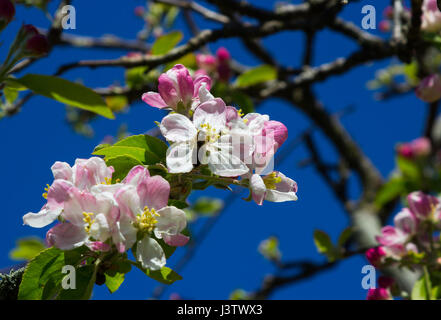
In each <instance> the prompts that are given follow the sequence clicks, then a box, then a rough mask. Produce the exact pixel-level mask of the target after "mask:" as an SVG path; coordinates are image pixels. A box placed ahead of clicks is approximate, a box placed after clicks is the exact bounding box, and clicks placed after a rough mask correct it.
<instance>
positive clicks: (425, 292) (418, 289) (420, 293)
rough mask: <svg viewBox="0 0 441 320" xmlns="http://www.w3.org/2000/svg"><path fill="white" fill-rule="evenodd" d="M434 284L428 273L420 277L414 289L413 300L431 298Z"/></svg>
mask: <svg viewBox="0 0 441 320" xmlns="http://www.w3.org/2000/svg"><path fill="white" fill-rule="evenodd" d="M431 291H432V284H431V283H430V279H429V277H428V274H423V275H422V277H421V278H420V279H418V280H417V281H416V282H415V284H414V286H413V289H412V293H411V299H412V300H431V297H432V292H431Z"/></svg>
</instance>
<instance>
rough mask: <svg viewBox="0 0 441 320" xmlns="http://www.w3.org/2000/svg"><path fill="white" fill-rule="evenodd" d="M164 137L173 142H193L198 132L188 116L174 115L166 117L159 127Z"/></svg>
mask: <svg viewBox="0 0 441 320" xmlns="http://www.w3.org/2000/svg"><path fill="white" fill-rule="evenodd" d="M159 128H160V130H161V133H162V135H163V136H164V137H165V138H166V139H167V140H168V141H173V142H186V141H191V140H193V139H194V138H195V137H196V135H197V130H196V128H195V126H194V125H193V122H191V121H190V119H188V118H187V117H186V116H183V115H182V114H179V113H172V114H169V115H168V116H166V117H164V119H162V121H161V125H160V126H159Z"/></svg>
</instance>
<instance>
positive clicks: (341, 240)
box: [338, 227, 352, 248]
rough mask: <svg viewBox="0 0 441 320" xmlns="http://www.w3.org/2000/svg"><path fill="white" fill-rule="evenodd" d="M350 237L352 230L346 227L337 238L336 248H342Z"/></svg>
mask: <svg viewBox="0 0 441 320" xmlns="http://www.w3.org/2000/svg"><path fill="white" fill-rule="evenodd" d="M351 236H352V228H351V227H348V228H346V229H344V230H343V231H342V233H341V234H340V237H339V238H338V246H339V247H340V248H342V247H343V246H344V245H345V244H346V242H348V240H349V238H350V237H351Z"/></svg>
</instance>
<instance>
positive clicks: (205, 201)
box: [192, 197, 224, 215]
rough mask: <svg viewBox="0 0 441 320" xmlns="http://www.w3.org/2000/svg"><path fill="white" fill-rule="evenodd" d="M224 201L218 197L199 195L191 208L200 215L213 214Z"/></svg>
mask: <svg viewBox="0 0 441 320" xmlns="http://www.w3.org/2000/svg"><path fill="white" fill-rule="evenodd" d="M223 206H224V203H223V201H222V200H220V199H215V198H209V197H200V198H199V199H197V200H196V203H195V204H194V205H193V207H192V209H193V210H194V211H196V212H197V213H199V214H201V215H214V214H216V213H217V212H219V210H221V209H222V207H223Z"/></svg>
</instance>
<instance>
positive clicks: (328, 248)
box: [314, 230, 336, 262]
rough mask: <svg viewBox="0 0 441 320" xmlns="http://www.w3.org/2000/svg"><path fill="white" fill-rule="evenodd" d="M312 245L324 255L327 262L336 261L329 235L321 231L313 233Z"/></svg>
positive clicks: (334, 250)
mask: <svg viewBox="0 0 441 320" xmlns="http://www.w3.org/2000/svg"><path fill="white" fill-rule="evenodd" d="M314 243H315V246H316V247H317V251H318V252H319V253H322V254H324V255H326V256H327V257H328V259H329V261H331V262H332V261H334V260H335V259H336V249H335V247H334V245H333V244H332V241H331V238H330V237H329V235H328V234H327V233H326V232H324V231H321V230H315V231H314Z"/></svg>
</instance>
